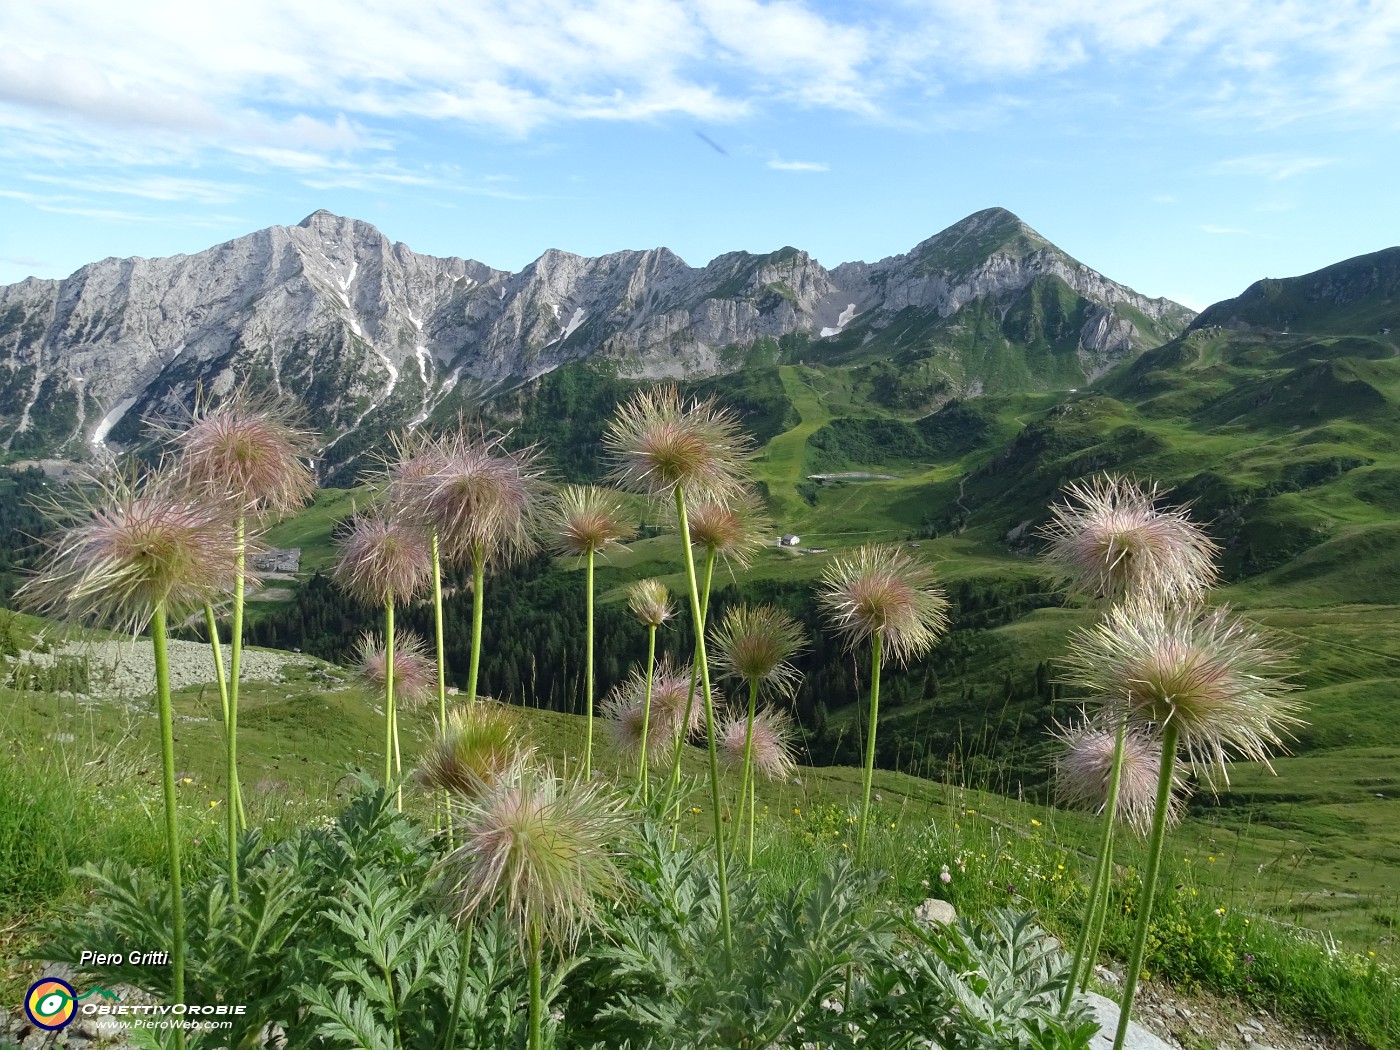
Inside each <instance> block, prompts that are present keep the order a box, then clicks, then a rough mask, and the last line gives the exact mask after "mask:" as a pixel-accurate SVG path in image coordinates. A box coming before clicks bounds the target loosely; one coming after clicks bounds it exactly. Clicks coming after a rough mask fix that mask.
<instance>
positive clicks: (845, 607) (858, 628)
mask: <svg viewBox="0 0 1400 1050" xmlns="http://www.w3.org/2000/svg"><path fill="white" fill-rule="evenodd" d="M817 597H818V602H819V603H820V604H821V606H822V608H823V609H824V610H825V612H826V616H827V620H828V622H830V623H831V625H832V626H833V627H834V628H835V629H836V631H837V632H838V633H839V634H841V635H842V637H843V638H844V639H845V641H846V645H847V647H848V648H854V647H855V646H857V645H859V644H860V643H862V642H865V641H867V640H868V639H871V638H873V637H875V636H876V635H879V636H880V639H881V644H882V647H883V648H882V653H883V656H884V658H885V659H892V660H897V661H899V662H901V663H903V662H907V661H908V660H909V659H911V658H918V657H921V656H923V655H924V654H925V653H927V652H928V651H929V650H930V649H932V648H933V646H934V644H935V643H936V642H937V641H938V639H939V638H941V637H942V636H943V633H944V632H945V631H946V630H947V629H948V608H949V606H948V598H947V596H946V595H945V594H944V593H943V590H942V588H940V587H939V586H938V585H937V582H936V580H935V577H934V574H933V570H932V569H930V568H929V567H928V566H927V565H926V564H925V563H924V562H922V561H920V560H919V559H917V558H914V557H913V556H912V555H910V554H908V553H907V552H906V551H904V550H903V549H901V548H899V547H889V546H872V547H861V548H859V549H858V550H857V551H856V552H855V553H854V554H852V555H843V556H839V557H835V558H832V559H831V561H830V562H828V563H827V567H826V570H825V571H824V572H823V573H822V579H821V584H820V587H819V590H818V595H817Z"/></svg>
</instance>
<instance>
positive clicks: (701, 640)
mask: <svg viewBox="0 0 1400 1050" xmlns="http://www.w3.org/2000/svg"><path fill="white" fill-rule="evenodd" d="M676 517H677V518H678V519H679V521H680V530H681V541H682V546H684V548H685V575H686V582H687V583H688V584H689V585H690V616H691V619H692V620H694V621H695V649H696V655H697V656H698V660H697V661H696V662H697V663H699V665H700V687H701V690H702V692H703V695H704V699H705V737H706V743H707V744H708V745H709V751H710V801H711V805H712V808H713V810H714V825H715V873H716V874H717V875H718V877H719V915H720V925H721V927H722V928H723V930H724V952H725V955H726V956H730V957H732V956H733V954H734V934H733V931H732V929H731V928H730V924H729V877H728V874H727V873H726V871H725V863H724V826H723V822H722V820H721V814H720V794H719V757H718V755H717V753H716V751H715V705H714V697H713V696H712V695H711V693H710V667H709V661H708V659H707V658H706V655H705V614H704V612H703V611H702V609H701V608H700V587H699V585H698V583H697V582H696V579H695V556H694V554H692V553H691V550H690V521H689V519H688V518H687V517H686V513H685V492H684V490H683V489H682V488H681V487H680V486H679V485H677V486H676Z"/></svg>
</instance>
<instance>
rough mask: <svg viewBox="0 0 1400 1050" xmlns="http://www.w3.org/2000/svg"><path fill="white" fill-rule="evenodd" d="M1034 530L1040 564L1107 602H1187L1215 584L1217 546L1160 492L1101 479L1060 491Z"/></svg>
mask: <svg viewBox="0 0 1400 1050" xmlns="http://www.w3.org/2000/svg"><path fill="white" fill-rule="evenodd" d="M1065 494H1066V496H1067V499H1066V501H1065V502H1063V503H1057V504H1055V505H1054V506H1053V507H1051V509H1050V514H1051V517H1050V521H1049V522H1048V523H1047V524H1046V525H1045V526H1044V527H1043V528H1042V529H1041V530H1040V534H1041V536H1043V537H1044V538H1045V539H1046V540H1048V541H1049V544H1050V545H1049V547H1048V548H1047V549H1046V552H1045V560H1046V562H1047V563H1048V564H1049V566H1050V568H1051V569H1052V571H1053V572H1054V573H1055V575H1056V577H1057V578H1058V579H1059V580H1060V581H1061V582H1062V583H1063V584H1064V585H1065V586H1067V587H1069V588H1070V589H1071V590H1073V591H1077V592H1079V593H1083V594H1087V595H1089V596H1091V597H1102V598H1106V599H1108V600H1109V601H1121V600H1123V599H1125V598H1132V597H1143V598H1156V599H1158V600H1160V601H1165V602H1172V603H1185V604H1194V603H1198V602H1200V601H1201V599H1202V598H1204V596H1205V593H1206V592H1207V591H1208V590H1209V589H1210V588H1211V587H1212V586H1214V585H1215V582H1216V578H1217V570H1216V566H1215V559H1216V556H1217V555H1219V553H1220V548H1219V547H1218V546H1216V544H1215V543H1214V542H1212V541H1211V539H1210V538H1209V537H1208V536H1206V534H1205V533H1204V532H1202V531H1201V528H1200V526H1198V525H1196V524H1195V523H1193V522H1192V521H1191V520H1190V518H1189V517H1188V516H1187V514H1186V510H1185V509H1184V508H1180V507H1168V508H1159V507H1158V506H1157V504H1158V502H1159V501H1160V500H1161V498H1162V493H1161V491H1160V490H1159V489H1158V487H1157V486H1156V484H1153V485H1151V486H1149V487H1147V488H1144V487H1142V486H1140V485H1138V484H1137V483H1135V482H1133V481H1130V480H1128V479H1126V478H1119V477H1114V476H1112V475H1103V476H1100V477H1097V478H1094V479H1092V480H1090V481H1087V482H1085V481H1077V482H1074V483H1073V484H1071V485H1069V486H1068V487H1067V488H1066V489H1065Z"/></svg>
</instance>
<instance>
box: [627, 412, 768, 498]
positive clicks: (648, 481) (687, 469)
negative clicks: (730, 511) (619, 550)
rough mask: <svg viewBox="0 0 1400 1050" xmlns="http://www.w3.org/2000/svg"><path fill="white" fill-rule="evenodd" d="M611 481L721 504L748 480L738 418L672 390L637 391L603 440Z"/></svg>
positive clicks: (746, 452)
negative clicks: (611, 464) (679, 491)
mask: <svg viewBox="0 0 1400 1050" xmlns="http://www.w3.org/2000/svg"><path fill="white" fill-rule="evenodd" d="M603 446H604V448H606V449H607V451H608V453H609V455H610V456H611V457H612V460H613V463H614V464H615V466H614V468H613V472H612V475H611V477H612V480H613V481H614V482H615V483H616V484H617V485H618V486H619V487H620V488H623V489H626V490H627V491H629V492H644V493H647V494H649V495H652V496H669V495H670V494H671V493H672V492H674V491H675V490H676V489H678V488H679V489H681V490H682V491H683V492H684V493H685V495H686V496H687V497H691V498H694V499H700V500H715V501H720V502H723V501H726V500H730V499H733V498H734V497H736V496H738V495H739V494H740V493H741V492H742V491H743V487H744V483H745V482H746V480H747V478H748V475H749V468H748V463H747V457H748V455H749V453H750V451H751V449H752V444H751V442H750V441H749V439H748V438H747V436H746V435H745V434H744V433H743V431H742V430H741V429H740V427H739V421H738V417H736V416H735V415H734V414H733V413H732V412H730V411H729V410H728V409H723V408H720V407H719V406H718V405H717V404H716V403H715V402H714V401H713V400H706V401H696V400H686V399H684V398H682V397H681V395H680V392H679V391H678V390H677V389H676V388H675V387H674V386H665V387H660V388H658V389H655V390H643V391H641V392H639V393H638V394H636V395H635V396H634V397H633V398H632V400H630V401H628V402H627V403H625V404H623V405H621V406H619V407H618V410H617V414H616V415H615V416H614V417H613V419H612V421H611V422H610V423H609V424H608V427H607V430H606V431H605V432H604V435H603Z"/></svg>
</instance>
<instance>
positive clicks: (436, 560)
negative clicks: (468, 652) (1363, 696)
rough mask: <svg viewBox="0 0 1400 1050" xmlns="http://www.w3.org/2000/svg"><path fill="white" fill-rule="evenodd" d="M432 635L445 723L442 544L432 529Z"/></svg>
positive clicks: (441, 719) (440, 717)
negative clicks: (435, 649)
mask: <svg viewBox="0 0 1400 1050" xmlns="http://www.w3.org/2000/svg"><path fill="white" fill-rule="evenodd" d="M432 550H433V637H434V640H435V641H436V643H437V679H438V725H439V726H440V727H441V726H445V725H447V653H446V648H447V647H446V645H445V644H444V643H443V640H442V545H441V544H440V543H439V542H438V532H437V529H434V530H433V536H432Z"/></svg>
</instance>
